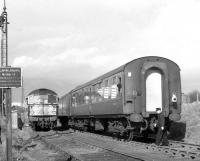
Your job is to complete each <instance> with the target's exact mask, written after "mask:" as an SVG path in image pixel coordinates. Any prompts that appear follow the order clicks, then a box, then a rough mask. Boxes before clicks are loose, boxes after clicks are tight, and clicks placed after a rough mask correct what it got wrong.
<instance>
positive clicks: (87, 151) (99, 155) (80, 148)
mask: <svg viewBox="0 0 200 161" xmlns="http://www.w3.org/2000/svg"><path fill="white" fill-rule="evenodd" d="M39 135H40V138H41V140H42V141H43V142H45V143H46V144H47V145H48V146H49V147H51V148H54V149H57V150H59V151H62V152H63V153H66V154H67V155H68V156H70V157H71V158H72V157H74V158H75V159H76V160H84V161H85V160H86V161H93V160H94V161H95V160H96V161H97V160H98V161H103V160H109V161H110V160H113V161H114V160H127V161H129V160H130V161H132V160H134V161H135V160H136V161H138V160H139V161H141V160H143V161H153V160H154V161H156V160H159V161H160V160H162V161H165V160H166V161H168V160H170V161H173V160H176V161H177V160H181V161H182V160H183V161H184V160H187V161H188V160H200V146H198V145H194V144H187V143H183V142H176V141H170V145H169V146H156V145H155V144H148V143H142V142H135V141H130V142H125V141H120V140H116V139H113V138H112V137H110V136H102V135H99V134H94V133H87V132H84V133H83V132H78V131H76V132H73V131H64V132H57V133H56V132H53V133H51V134H49V133H48V134H44V133H40V134H39Z"/></svg>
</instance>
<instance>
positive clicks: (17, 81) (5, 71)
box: [0, 67, 22, 88]
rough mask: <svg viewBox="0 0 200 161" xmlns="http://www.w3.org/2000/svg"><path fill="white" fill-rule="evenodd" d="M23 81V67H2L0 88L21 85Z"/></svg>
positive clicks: (0, 70) (0, 69)
mask: <svg viewBox="0 0 200 161" xmlns="http://www.w3.org/2000/svg"><path fill="white" fill-rule="evenodd" d="M21 82H22V81H21V68H13V67H1V68H0V88H12V87H21Z"/></svg>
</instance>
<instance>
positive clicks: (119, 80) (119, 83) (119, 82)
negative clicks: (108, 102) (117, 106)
mask: <svg viewBox="0 0 200 161" xmlns="http://www.w3.org/2000/svg"><path fill="white" fill-rule="evenodd" d="M117 88H118V93H120V94H121V93H122V90H121V89H122V78H121V76H118V77H117Z"/></svg>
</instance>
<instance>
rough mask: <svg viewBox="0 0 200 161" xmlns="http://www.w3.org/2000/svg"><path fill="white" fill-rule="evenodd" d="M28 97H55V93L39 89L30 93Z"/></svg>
mask: <svg viewBox="0 0 200 161" xmlns="http://www.w3.org/2000/svg"><path fill="white" fill-rule="evenodd" d="M28 95H57V93H56V92H54V91H52V90H50V89H46V88H40V89H36V90H34V91H32V92H30V93H29V94H28Z"/></svg>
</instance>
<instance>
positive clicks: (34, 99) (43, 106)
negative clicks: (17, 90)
mask: <svg viewBox="0 0 200 161" xmlns="http://www.w3.org/2000/svg"><path fill="white" fill-rule="evenodd" d="M27 105H28V118H29V123H30V125H31V126H32V127H33V128H34V129H38V128H41V129H45V128H47V129H49V128H54V127H55V126H56V125H57V109H58V95H57V94H56V93H55V92H54V91H52V90H50V89H43V88H42V89H37V90H34V91H32V92H31V93H29V94H28V97H27Z"/></svg>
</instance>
